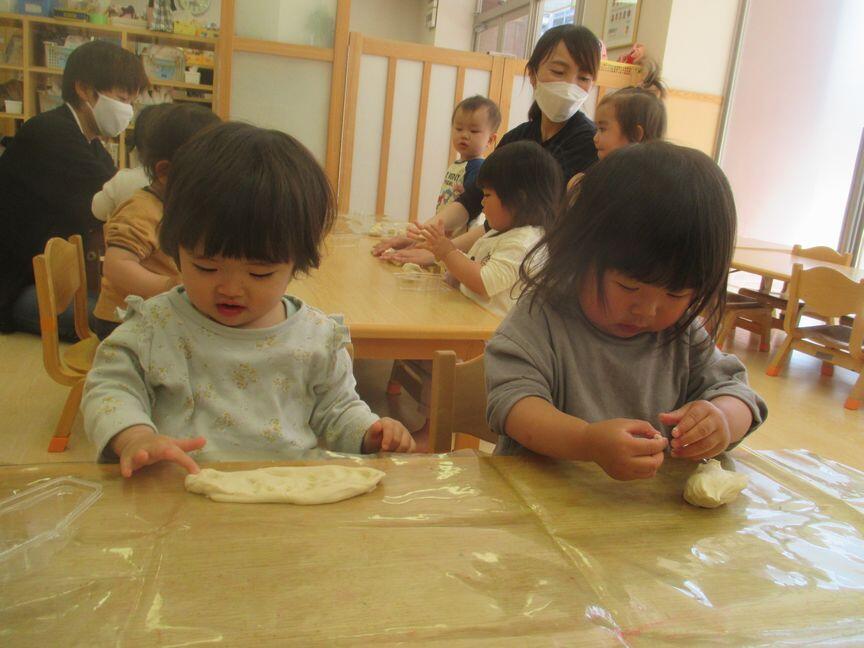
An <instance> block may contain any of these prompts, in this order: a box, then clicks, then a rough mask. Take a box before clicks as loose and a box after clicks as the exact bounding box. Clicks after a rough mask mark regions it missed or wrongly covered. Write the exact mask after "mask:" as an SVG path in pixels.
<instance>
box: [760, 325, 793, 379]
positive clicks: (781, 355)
mask: <svg viewBox="0 0 864 648" xmlns="http://www.w3.org/2000/svg"><path fill="white" fill-rule="evenodd" d="M791 350H792V336H791V335H787V336H786V339H785V340H783V344H781V345H780V348H779V349H778V350H777V353H776V354H774V357H773V358H771V362H770V363H769V364H768V369H766V370H765V373H766V374H767V375H769V376H779V375H780V367H781V366H782V365H783V362H784V361H785V360H786V356H787V355H789V352H790V351H791Z"/></svg>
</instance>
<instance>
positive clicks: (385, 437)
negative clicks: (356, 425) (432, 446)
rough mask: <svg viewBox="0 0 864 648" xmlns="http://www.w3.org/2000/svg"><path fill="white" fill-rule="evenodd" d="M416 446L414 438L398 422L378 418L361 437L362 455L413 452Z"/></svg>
mask: <svg viewBox="0 0 864 648" xmlns="http://www.w3.org/2000/svg"><path fill="white" fill-rule="evenodd" d="M416 447H417V444H416V443H414V437H412V436H411V433H410V432H409V431H408V430H407V429H405V426H404V425H402V424H401V423H400V422H399V421H395V420H393V419H391V418H387V417H386V416H385V417H384V418H380V419H378V420H377V421H375V422H374V423H373V424H372V425H371V427H370V428H369V429H368V430H366V434H365V436H364V437H363V449H362V450H363V454H370V453H373V452H378V451H379V450H380V451H381V452H414V449H415V448H416Z"/></svg>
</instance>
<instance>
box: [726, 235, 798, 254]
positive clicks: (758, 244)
mask: <svg viewBox="0 0 864 648" xmlns="http://www.w3.org/2000/svg"><path fill="white" fill-rule="evenodd" d="M735 247H736V248H740V249H750V250H786V251H790V250H791V249H792V246H791V245H786V244H785V243H774V242H773V241H763V240H762V239H754V238H749V237H746V236H739V237H738V238H737V239H736V241H735Z"/></svg>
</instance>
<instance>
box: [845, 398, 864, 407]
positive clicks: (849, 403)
mask: <svg viewBox="0 0 864 648" xmlns="http://www.w3.org/2000/svg"><path fill="white" fill-rule="evenodd" d="M843 407H845V408H846V409H850V410H857V409H858V408H859V407H861V401H860V400H858V399H856V398H847V399H846V402H845V403H844V404H843Z"/></svg>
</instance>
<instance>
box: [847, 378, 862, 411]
mask: <svg viewBox="0 0 864 648" xmlns="http://www.w3.org/2000/svg"><path fill="white" fill-rule="evenodd" d="M861 401H864V371H862V372H861V373H860V374H858V380H857V381H855V385H854V386H853V387H852V391H851V392H849V398H847V399H846V403H845V404H844V405H843V407H845V408H846V409H850V410H857V409H858V408H859V407H861Z"/></svg>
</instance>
